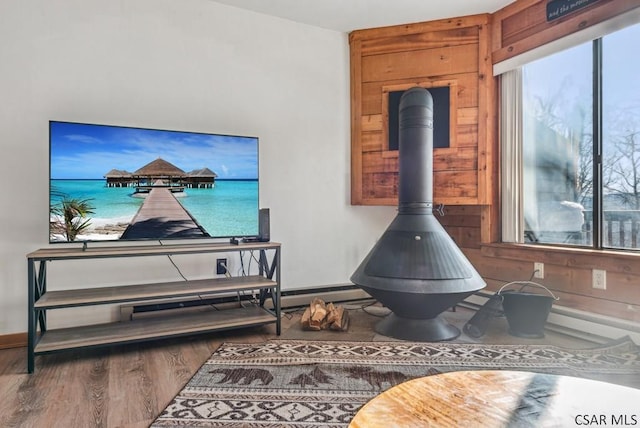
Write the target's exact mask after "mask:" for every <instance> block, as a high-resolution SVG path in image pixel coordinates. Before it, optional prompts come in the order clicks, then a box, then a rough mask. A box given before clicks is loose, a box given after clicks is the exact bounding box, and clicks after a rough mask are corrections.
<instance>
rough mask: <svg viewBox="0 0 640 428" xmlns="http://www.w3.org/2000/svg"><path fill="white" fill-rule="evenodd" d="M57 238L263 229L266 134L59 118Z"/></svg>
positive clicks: (53, 139)
mask: <svg viewBox="0 0 640 428" xmlns="http://www.w3.org/2000/svg"><path fill="white" fill-rule="evenodd" d="M49 125H50V134H49V138H50V166H49V168H50V171H49V172H50V175H49V176H50V191H49V210H50V212H49V226H50V227H49V240H50V242H71V241H97V240H145V239H146V240H149V239H151V240H161V239H190V238H222V237H245V236H256V235H257V234H258V211H259V200H258V197H259V188H258V139H257V138H256V137H243V136H230V135H220V134H207V133H195V132H180V131H165V130H156V129H144V128H132V127H122V126H107V125H94V124H81V123H71V122H55V121H52V122H50V124H49Z"/></svg>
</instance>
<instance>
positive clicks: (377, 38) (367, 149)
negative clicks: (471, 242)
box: [349, 15, 496, 205]
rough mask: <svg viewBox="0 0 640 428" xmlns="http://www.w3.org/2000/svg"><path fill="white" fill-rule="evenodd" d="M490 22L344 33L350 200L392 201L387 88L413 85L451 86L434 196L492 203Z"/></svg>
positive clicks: (476, 19) (465, 20)
mask: <svg viewBox="0 0 640 428" xmlns="http://www.w3.org/2000/svg"><path fill="white" fill-rule="evenodd" d="M489 24H490V21H489V15H475V16H467V17H462V18H455V19H446V20H440V21H433V22H427V23H418V24H409V25H401V26H395V27H385V28H379V29H371V30H360V31H354V32H353V33H351V34H350V37H349V42H350V47H351V106H352V107H351V109H352V116H351V162H352V167H351V177H352V182H351V183H352V184H351V201H352V203H353V204H357V205H395V204H397V191H398V153H397V150H389V149H388V140H387V124H388V115H387V110H388V109H387V101H388V93H389V92H391V91H399V90H405V89H408V88H410V87H412V86H423V87H426V88H429V87H442V86H449V88H450V98H451V114H450V120H451V126H450V130H451V132H450V137H451V139H450V147H448V148H436V149H435V150H434V199H435V202H436V203H442V204H447V205H490V204H491V203H492V197H493V194H494V193H495V192H494V190H495V189H494V186H495V185H496V181H495V177H496V174H495V172H496V170H495V168H496V165H495V163H494V159H495V158H496V153H495V151H496V149H495V142H496V138H495V126H494V124H495V123H496V122H495V99H496V97H495V90H496V89H495V81H494V79H493V77H492V74H491V56H490V46H489V42H490V37H489V34H488V32H489V28H490V25H489ZM434 126H438V124H437V123H435V124H434Z"/></svg>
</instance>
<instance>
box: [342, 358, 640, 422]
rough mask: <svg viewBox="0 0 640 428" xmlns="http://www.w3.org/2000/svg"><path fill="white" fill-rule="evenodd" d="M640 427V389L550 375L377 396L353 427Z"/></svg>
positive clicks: (506, 375) (415, 383) (429, 380)
mask: <svg viewBox="0 0 640 428" xmlns="http://www.w3.org/2000/svg"><path fill="white" fill-rule="evenodd" d="M634 425H639V426H640V389H634V388H629V387H625V386H620V385H616V384H611V383H606V382H599V381H594V380H588V379H582V378H576V377H570V376H556V375H549V374H540V373H530V372H518V371H506V370H499V371H494V370H486V371H458V372H451V373H443V374H439V375H435V376H427V377H423V378H419V379H414V380H411V381H408V382H404V383H402V384H400V385H396V386H394V387H393V388H390V389H388V390H387V391H385V392H383V393H382V394H380V395H378V396H377V397H375V398H374V399H372V400H371V401H369V402H368V403H367V404H365V405H364V406H363V407H362V409H360V411H359V412H358V413H357V414H356V416H355V417H354V418H353V420H352V421H351V423H350V424H349V427H350V428H375V427H380V428H390V427H402V428H406V427H411V428H417V427H512V426H513V427H569V426H634Z"/></svg>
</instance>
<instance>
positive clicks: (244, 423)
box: [152, 339, 640, 428]
mask: <svg viewBox="0 0 640 428" xmlns="http://www.w3.org/2000/svg"><path fill="white" fill-rule="evenodd" d="M488 369H493V370H495V369H502V370H528V371H535V372H542V373H553V374H564V375H571V376H580V377H587V378H592V379H600V380H609V381H613V382H617V383H623V384H624V383H627V384H628V382H625V379H626V380H627V381H628V380H629V379H635V380H638V379H640V348H639V347H638V346H637V345H635V344H634V343H633V342H632V341H630V340H628V339H623V340H620V341H617V342H616V343H612V344H610V345H608V346H603V347H599V348H594V349H589V350H569V349H563V348H559V347H552V346H545V345H483V344H457V343H412V342H337V341H336V342H311V341H302V340H296V341H291V340H272V341H269V342H266V343H259V344H255V343H254V344H238V343H225V344H223V345H222V346H221V347H220V348H218V350H216V351H215V352H214V353H213V355H212V356H211V358H210V359H209V360H208V361H207V362H206V363H205V364H204V365H203V366H202V367H201V368H200V369H199V370H198V372H197V373H196V374H195V375H194V377H193V378H192V379H191V380H190V381H189V383H188V384H187V385H186V386H185V388H184V389H183V390H182V391H181V392H180V393H179V394H178V396H177V397H175V398H174V399H173V400H172V402H171V403H170V404H169V406H168V407H167V408H166V409H165V410H164V411H163V412H162V414H161V415H160V416H159V417H158V419H157V420H156V421H155V422H154V424H153V425H152V426H154V427H167V426H176V427H177V426H180V427H184V426H206V427H261V428H262V427H287V428H291V427H303V428H309V427H346V426H347V425H348V424H349V421H350V420H351V419H352V418H353V416H354V415H355V414H356V412H357V411H358V409H359V408H360V407H361V406H362V405H363V404H365V403H366V402H367V401H369V400H370V399H371V398H373V397H375V396H376V395H377V394H379V393H380V392H381V391H384V390H386V389H388V388H390V387H392V386H394V385H397V384H398V383H401V382H404V381H407V380H410V379H414V378H417V377H422V376H429V375H434V374H438V373H443V372H448V371H454V370H488ZM631 386H636V387H638V385H631Z"/></svg>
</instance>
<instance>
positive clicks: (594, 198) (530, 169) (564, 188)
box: [522, 24, 640, 250]
mask: <svg viewBox="0 0 640 428" xmlns="http://www.w3.org/2000/svg"><path fill="white" fill-rule="evenodd" d="M637 40H640V24H636V25H634V26H631V27H627V28H625V29H623V30H620V31H617V32H615V33H612V34H610V35H607V36H604V37H602V38H600V39H597V40H594V41H593V42H590V43H585V44H581V45H578V46H575V47H573V48H571V49H567V50H564V51H562V52H559V53H556V54H553V55H551V56H548V57H545V58H542V59H539V60H536V61H534V62H531V63H528V64H526V65H524V66H523V67H522V162H523V164H522V204H523V206H522V208H523V217H524V219H523V220H524V228H523V233H524V237H523V238H524V242H540V243H552V244H564V245H577V246H589V247H594V248H624V249H636V250H638V249H640V85H639V83H640V80H639V77H638V70H640V56H638V55H635V54H633V53H632V52H633V51H634V49H635V48H634V46H635V44H636V43H637Z"/></svg>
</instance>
